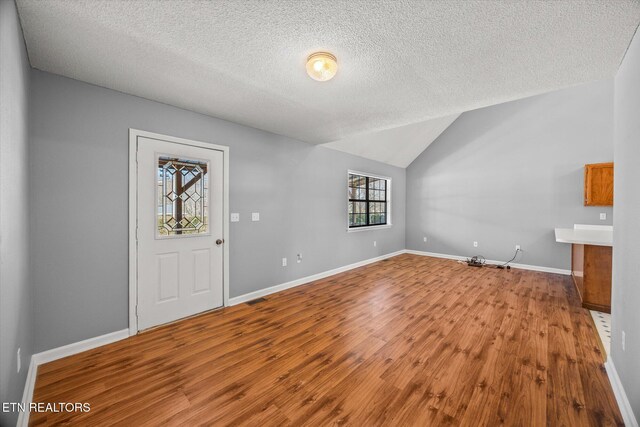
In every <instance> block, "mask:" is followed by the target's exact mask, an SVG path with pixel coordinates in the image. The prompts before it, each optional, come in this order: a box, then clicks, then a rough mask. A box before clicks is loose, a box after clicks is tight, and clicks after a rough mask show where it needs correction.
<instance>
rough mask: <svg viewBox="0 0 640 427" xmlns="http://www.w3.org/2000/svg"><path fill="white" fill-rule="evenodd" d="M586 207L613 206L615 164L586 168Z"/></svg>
mask: <svg viewBox="0 0 640 427" xmlns="http://www.w3.org/2000/svg"><path fill="white" fill-rule="evenodd" d="M584 205H585V206H613V163H594V164H590V165H585V166H584Z"/></svg>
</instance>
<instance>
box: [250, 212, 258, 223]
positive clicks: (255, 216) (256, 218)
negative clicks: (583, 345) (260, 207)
mask: <svg viewBox="0 0 640 427" xmlns="http://www.w3.org/2000/svg"><path fill="white" fill-rule="evenodd" d="M251 221H260V212H253V213H252V214H251Z"/></svg>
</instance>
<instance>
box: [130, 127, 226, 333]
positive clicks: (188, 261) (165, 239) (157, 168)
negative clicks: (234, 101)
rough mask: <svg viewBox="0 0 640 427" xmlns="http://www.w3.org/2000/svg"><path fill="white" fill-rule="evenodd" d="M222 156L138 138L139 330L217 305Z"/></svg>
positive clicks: (220, 297) (220, 276) (220, 301)
mask: <svg viewBox="0 0 640 427" xmlns="http://www.w3.org/2000/svg"><path fill="white" fill-rule="evenodd" d="M223 156H224V153H223V152H222V151H219V150H215V149H207V148H202V147H195V146H191V145H185V144H180V143H175V142H168V141H162V140H159V139H152V138H145V137H138V139H137V180H138V182H137V244H138V250H137V256H138V262H137V270H138V271H137V275H138V301H137V316H138V329H139V330H143V329H147V328H150V327H153V326H156V325H160V324H163V323H167V322H171V321H174V320H176V319H180V318H183V317H187V316H191V315H193V314H196V313H200V312H203V311H206V310H210V309H213V308H216V307H220V306H222V305H223V249H222V245H223V244H224V242H223V239H222V238H223V200H224V198H223V191H224V185H223V177H224V174H223Z"/></svg>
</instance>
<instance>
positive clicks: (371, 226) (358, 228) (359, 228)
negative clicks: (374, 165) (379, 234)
mask: <svg viewBox="0 0 640 427" xmlns="http://www.w3.org/2000/svg"><path fill="white" fill-rule="evenodd" d="M349 175H359V176H364V177H367V178H375V179H383V180H385V181H386V187H387V189H386V201H385V203H386V219H387V222H386V223H385V224H367V225H356V226H351V225H349V204H350V203H351V199H350V197H349ZM346 181H347V182H346V184H347V206H346V208H347V209H346V216H347V232H349V233H352V232H357V231H365V230H380V229H384V228H391V226H392V222H391V206H392V205H391V198H392V191H391V184H392V182H391V181H392V180H391V177H388V176H383V175H377V174H373V173H369V172H360V171H357V170H352V169H349V170H347V180H346ZM366 203H367V222H369V214H368V209H369V203H370V201H369V188H368V186H367V202H366Z"/></svg>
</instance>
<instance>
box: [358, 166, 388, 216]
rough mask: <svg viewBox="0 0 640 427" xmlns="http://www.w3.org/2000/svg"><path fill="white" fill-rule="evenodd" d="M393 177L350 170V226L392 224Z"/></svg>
mask: <svg viewBox="0 0 640 427" xmlns="http://www.w3.org/2000/svg"><path fill="white" fill-rule="evenodd" d="M390 193H391V179H389V178H384V177H379V176H373V175H365V174H362V173H359V172H349V189H348V195H349V196H348V197H349V208H348V216H349V228H350V229H355V228H361V227H375V226H381V225H390V220H389V206H390V203H389V202H390V200H391V198H390Z"/></svg>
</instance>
